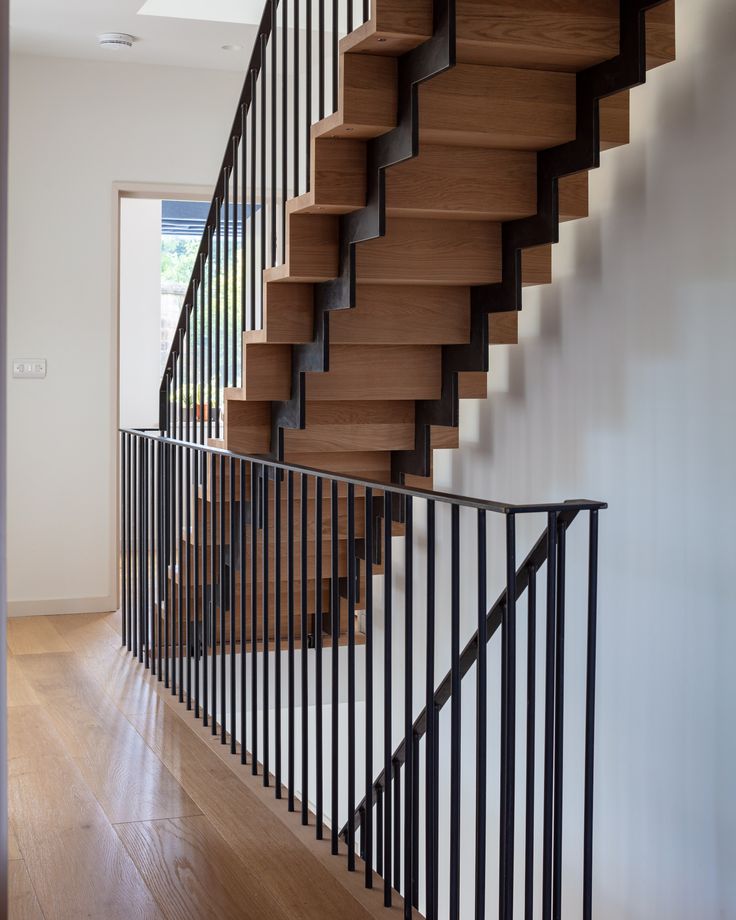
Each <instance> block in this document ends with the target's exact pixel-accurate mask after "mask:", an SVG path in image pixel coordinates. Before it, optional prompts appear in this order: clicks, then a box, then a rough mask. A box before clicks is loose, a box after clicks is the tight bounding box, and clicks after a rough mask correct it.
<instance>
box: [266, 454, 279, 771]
mask: <svg viewBox="0 0 736 920" xmlns="http://www.w3.org/2000/svg"><path fill="white" fill-rule="evenodd" d="M262 469H263V475H262V477H261V507H262V508H263V512H262V521H261V552H262V553H263V558H262V561H261V572H262V576H263V577H262V579H261V583H262V585H263V587H262V589H261V590H262V593H263V604H262V607H263V704H262V706H263V720H262V721H263V754H262V757H261V761H262V763H263V785H264V786H268V785H269V783H270V779H269V771H270V767H269V749H270V745H271V739H270V737H269V728H270V721H271V715H270V710H269V697H270V693H269V680H270V668H269V654H270V653H269V642H270V638H271V637H270V630H269V625H268V620H269V615H270V607H269V598H270V590H271V588H270V582H269V577H270V575H269V565H268V556H269V548H270V547H269V538H268V517H269V514H268V512H269V504H268V503H269V501H270V498H269V494H268V493H269V489H268V472H269V470H268V467H266V466H264V467H263V468H262ZM280 590H281V586H280V585H279V583H278V582H274V591H280ZM276 653H277V654H278V650H277V652H276Z"/></svg>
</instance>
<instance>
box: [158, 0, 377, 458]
mask: <svg viewBox="0 0 736 920" xmlns="http://www.w3.org/2000/svg"><path fill="white" fill-rule="evenodd" d="M369 15H370V4H369V2H368V0H347V2H339V3H338V0H265V3H264V9H263V14H262V16H261V20H260V24H259V27H258V32H257V35H256V38H255V42H254V46H253V51H252V54H251V58H250V62H249V64H248V68H247V70H246V77H245V82H244V85H243V89H242V92H241V94H240V98H239V100H238V104H237V108H236V113H235V117H234V121H233V125H232V128H231V130H230V133H229V135H228V139H227V143H226V146H225V153H224V156H223V160H222V165H221V167H220V170H219V173H218V178H217V182H216V184H215V189H214V194H213V198H212V203H211V205H210V210H209V213H208V216H207V221H206V224H205V228H204V232H203V235H202V240H201V243H200V246H199V249H198V251H197V255H196V258H195V262H194V268H193V271H192V275H191V278H190V281H189V284H188V286H187V290H186V293H185V295H184V302H183V305H182V309H181V313H180V316H179V320H178V323H177V326H176V329H175V331H174V336H173V340H172V343H171V348H170V350H169V355H168V359H167V362H166V365H165V369H164V373H163V377H162V381H161V387H160V393H159V426H160V428H161V430H162V431H166V432H167V433H173V434H176V435H185V436H186V437H187V438H188V439H193V440H198V441H201V442H204V441H205V440H206V439H207V438H212V437H215V438H218V437H219V436H220V432H221V419H220V413H221V410H222V408H223V404H224V390H225V389H226V388H228V387H238V386H239V385H240V382H241V358H242V356H241V342H240V335H241V333H242V332H244V331H246V330H254V329H258V328H260V326H261V323H262V311H263V284H262V276H263V272H264V271H265V270H266V268H271V267H274V266H276V265H280V264H282V263H283V261H284V259H285V237H286V219H287V218H286V202H287V199H288V198H290V197H296V196H298V195H299V194H301V193H302V192H303V191H307V190H308V189H309V182H310V157H311V148H310V130H311V124H312V120H313V116H317V117H318V118H320V119H321V118H324V117H325V115H329V114H330V113H331V112H333V111H335V110H336V109H337V104H338V68H337V62H338V53H339V41H340V39H341V37H342V36H344V35H346V34H348V33H350V32H352V31H353V30H354V29H355V28H357V27H359V26H360V25H362V24H363V23H364V22H366V21H367V20H368V18H369ZM328 30H329V31H328ZM315 46H316V47H315Z"/></svg>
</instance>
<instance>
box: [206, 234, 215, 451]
mask: <svg viewBox="0 0 736 920" xmlns="http://www.w3.org/2000/svg"><path fill="white" fill-rule="evenodd" d="M212 256H213V246H212V227H208V228H207V437H208V438H211V437H212V417H213V415H214V414H215V412H214V410H215V404H214V402H213V398H212V397H213V393H212V388H213V386H215V385H216V384H215V375H214V355H213V354H212V346H213V341H214V340H213V335H212Z"/></svg>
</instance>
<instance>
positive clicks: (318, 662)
mask: <svg viewBox="0 0 736 920" xmlns="http://www.w3.org/2000/svg"><path fill="white" fill-rule="evenodd" d="M322 501H323V495H322V477H321V476H317V477H316V478H315V481H314V644H315V667H314V672H315V677H314V708H315V735H316V741H315V743H316V754H315V784H316V787H317V790H316V793H315V800H316V811H317V814H316V825H317V827H316V835H317V840H322V839H323V837H324V785H325V778H324V727H323V703H322V690H323V688H322V681H323V677H324V675H323V669H322V644H323V635H322V633H323V630H324V624H323V621H322Z"/></svg>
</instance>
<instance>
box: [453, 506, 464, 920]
mask: <svg viewBox="0 0 736 920" xmlns="http://www.w3.org/2000/svg"><path fill="white" fill-rule="evenodd" d="M450 657H451V678H450V682H451V694H452V696H451V700H450V706H451V712H450V920H460V754H461V751H460V730H461V711H462V710H461V702H462V700H461V695H460V694H461V689H460V679H461V678H460V508H459V507H458V505H453V506H452V510H451V638H450Z"/></svg>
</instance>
